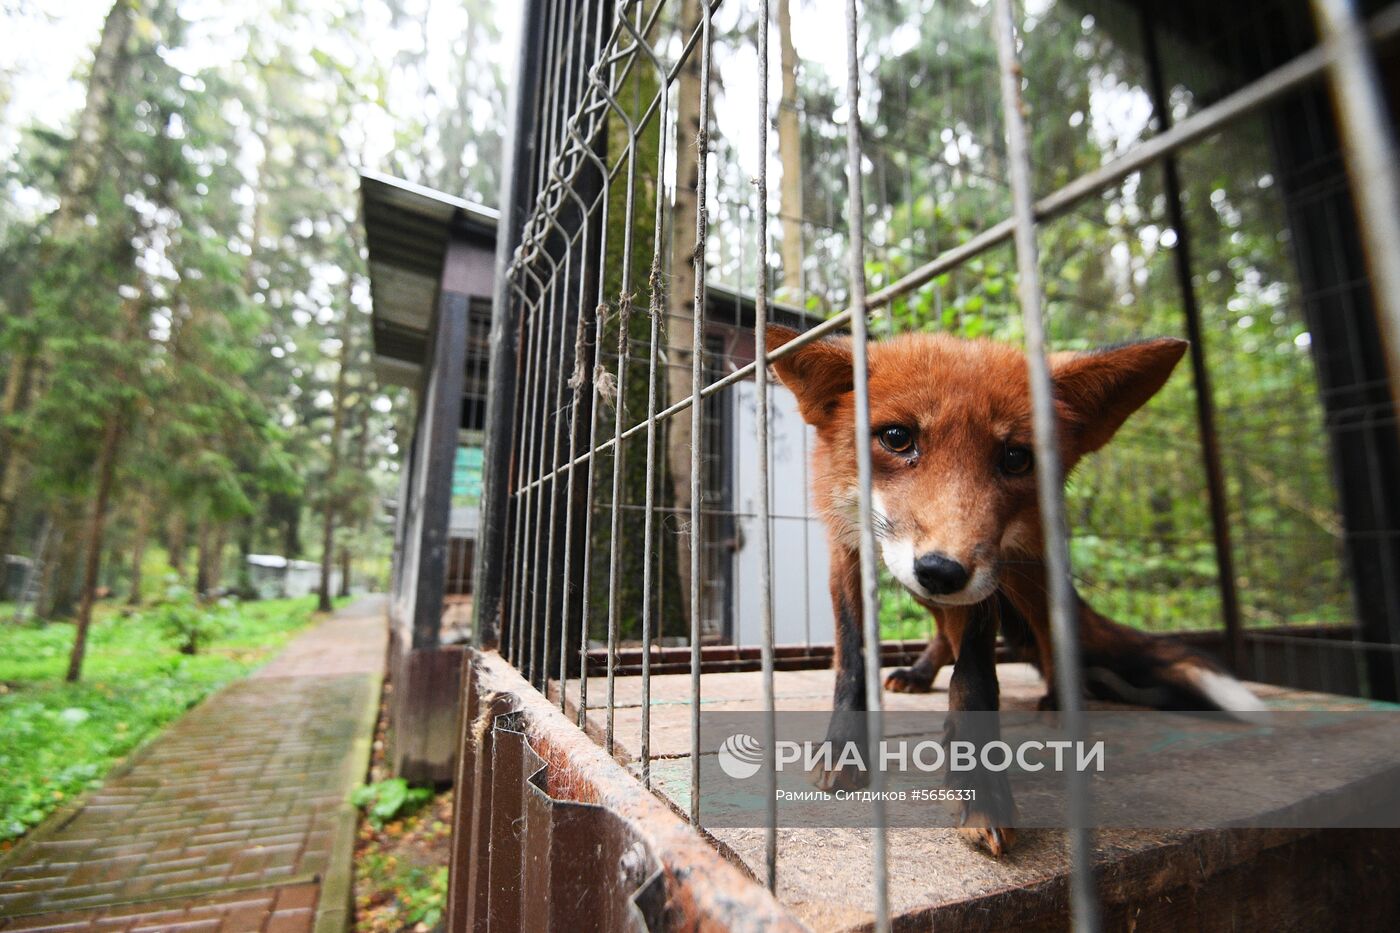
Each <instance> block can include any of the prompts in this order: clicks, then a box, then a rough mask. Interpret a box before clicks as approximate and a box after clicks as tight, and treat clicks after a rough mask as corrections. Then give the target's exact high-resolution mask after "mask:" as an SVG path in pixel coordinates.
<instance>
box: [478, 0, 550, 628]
mask: <svg viewBox="0 0 1400 933" xmlns="http://www.w3.org/2000/svg"><path fill="white" fill-rule="evenodd" d="M541 6H542V3H541V0H527V2H525V3H522V4H521V7H520V37H521V38H520V43H521V44H520V63H519V66H518V68H517V70H516V76H515V81H514V82H512V84H511V104H510V112H511V114H512V117H511V120H510V123H509V124H508V129H507V133H508V139H507V140H506V145H505V151H506V152H507V153H509V156H508V157H507V158H506V159H505V164H504V169H503V177H502V184H501V190H502V192H503V196H502V198H501V218H500V221H499V222H498V224H497V227H496V265H495V282H494V294H493V296H492V301H491V350H490V363H489V373H490V380H491V390H490V391H489V392H487V393H486V423H485V438H484V440H483V447H484V448H485V449H484V452H483V457H482V459H483V464H482V489H481V497H482V500H481V533H480V535H479V537H478V540H477V548H476V566H475V567H474V568H473V573H474V575H475V581H474V583H473V585H472V594H473V596H472V640H473V641H474V642H475V644H476V645H477V647H481V648H485V647H491V646H494V645H495V644H496V643H497V642H498V641H499V639H500V623H501V597H502V594H503V593H504V579H505V572H504V571H505V570H506V568H504V567H503V566H502V563H503V561H504V559H505V555H506V550H507V547H506V545H507V538H508V536H509V531H510V528H509V513H510V463H511V454H512V447H513V434H514V427H515V423H516V422H515V420H514V419H513V418H511V416H510V412H511V408H512V407H513V405H514V402H515V400H516V399H517V397H518V392H517V388H516V381H515V375H516V373H515V362H516V360H515V355H516V344H517V336H516V331H517V320H516V317H517V314H518V310H517V305H516V303H515V300H514V298H513V297H512V295H511V285H510V283H511V275H510V274H509V271H508V270H509V266H510V257H511V254H512V253H513V252H514V251H515V248H516V245H517V243H518V242H519V239H520V234H521V228H522V225H523V223H524V218H525V215H526V213H528V211H527V208H526V203H525V200H526V198H527V197H528V193H527V191H528V188H529V183H528V180H527V179H526V177H525V166H526V164H528V159H529V153H530V146H529V138H530V128H531V126H532V125H533V120H532V117H533V114H534V106H533V103H534V100H535V97H536V95H537V93H538V89H539V80H538V76H537V74H536V72H537V67H536V66H537V64H538V55H537V52H536V49H535V44H534V42H532V41H531V37H532V36H534V35H535V34H536V32H537V31H538V29H539V23H540V16H541Z"/></svg>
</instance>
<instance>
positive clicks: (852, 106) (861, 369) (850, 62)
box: [846, 0, 890, 931]
mask: <svg viewBox="0 0 1400 933" xmlns="http://www.w3.org/2000/svg"><path fill="white" fill-rule="evenodd" d="M846 110H847V112H848V113H849V116H848V117H847V121H848V122H847V127H846V130H847V132H846V187H847V206H846V209H847V223H848V224H849V226H850V231H849V235H850V238H851V241H850V244H849V250H850V256H849V258H850V276H851V309H852V313H851V357H852V363H853V366H852V371H853V377H854V378H853V381H854V383H855V387H854V388H855V407H856V410H855V436H854V437H853V438H852V441H853V442H854V443H855V448H856V480H857V483H858V485H859V487H860V489H859V496H858V498H859V500H860V590H861V611H862V620H863V622H864V627H865V697H866V700H865V703H866V708H867V715H868V716H869V721H870V747H871V748H879V746H880V742H881V741H882V740H883V738H884V734H885V729H884V716H883V709H884V701H885V698H884V688H883V686H882V685H881V682H880V582H879V577H878V574H877V571H876V567H875V523H874V522H873V521H872V518H871V516H872V513H873V512H874V511H875V506H874V503H873V501H872V494H871V488H870V484H871V463H870V386H869V378H870V371H869V360H868V359H867V356H866V350H867V348H866V342H867V341H868V340H869V334H868V333H867V329H866V320H865V316H866V313H867V309H866V304H865V197H864V192H863V191H862V190H861V162H862V160H863V155H862V152H861V138H860V16H859V13H858V12H857V9H856V0H848V2H847V4H846ZM884 787H885V775H884V772H883V771H882V770H881V769H880V768H872V769H871V771H870V791H871V794H872V801H871V816H872V819H871V823H872V826H871V842H872V844H873V846H872V847H873V849H874V866H873V873H874V882H875V883H874V894H875V903H874V905H873V906H874V909H875V929H876V930H877V931H888V930H889V928H890V892H889V864H888V861H887V858H888V853H887V852H886V849H885V845H886V840H885V835H886V831H885V803H884V800H883V799H881V798H882V791H883V790H884Z"/></svg>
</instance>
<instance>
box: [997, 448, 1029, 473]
mask: <svg viewBox="0 0 1400 933" xmlns="http://www.w3.org/2000/svg"><path fill="white" fill-rule="evenodd" d="M1034 463H1035V455H1034V454H1032V453H1031V449H1030V448H1029V447H1022V446H1020V445H1019V444H1008V445H1006V447H1004V448H1003V449H1002V452H1001V470H1002V472H1003V473H1006V474H1007V475H1009V476H1025V475H1026V474H1027V473H1029V472H1030V471H1031V466H1032V465H1034Z"/></svg>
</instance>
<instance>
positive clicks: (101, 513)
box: [65, 410, 122, 683]
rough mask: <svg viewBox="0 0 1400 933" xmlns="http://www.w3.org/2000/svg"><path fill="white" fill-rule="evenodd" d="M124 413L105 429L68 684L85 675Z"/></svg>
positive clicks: (111, 419) (109, 421)
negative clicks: (88, 639) (89, 632)
mask: <svg viewBox="0 0 1400 933" xmlns="http://www.w3.org/2000/svg"><path fill="white" fill-rule="evenodd" d="M121 436H122V420H121V412H120V411H119V410H118V411H113V412H112V413H111V414H109V415H108V416H107V424H106V425H105V426H104V427H103V429H102V452H101V454H99V455H98V460H97V498H96V500H95V501H94V502H93V505H92V517H91V518H90V520H89V522H88V530H87V563H86V566H85V567H84V568H83V592H82V601H81V602H80V603H79V604H78V630H77V633H76V634H75V635H74V637H73V653H72V654H71V655H70V656H69V658H68V674H67V676H66V677H65V679H66V680H67V681H68V682H69V683H75V682H77V680H78V678H79V677H80V676H81V675H82V672H83V655H84V654H86V653H87V636H88V628H89V627H90V626H91V625H92V604H93V600H94V598H95V597H96V595H97V574H98V571H99V570H100V569H101V564H102V537H103V534H104V531H105V528H106V522H107V501H108V499H110V498H111V494H112V476H113V474H115V473H116V466H117V449H118V448H119V446H120V445H121Z"/></svg>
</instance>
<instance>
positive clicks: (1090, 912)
mask: <svg viewBox="0 0 1400 933" xmlns="http://www.w3.org/2000/svg"><path fill="white" fill-rule="evenodd" d="M1011 2H1012V0H996V7H995V16H996V24H995V31H996V43H997V64H998V67H999V69H1000V71H1001V109H1002V118H1003V120H1004V121H1005V124H1006V149H1007V166H1008V170H1009V173H1010V182H1011V204H1012V214H1013V217H1014V220H1015V239H1016V273H1017V278H1018V279H1019V280H1020V281H1019V286H1020V299H1021V315H1022V319H1023V321H1024V324H1025V330H1026V358H1027V362H1028V363H1029V366H1030V383H1031V415H1032V421H1033V426H1034V436H1035V461H1036V467H1035V474H1036V487H1037V492H1038V493H1039V499H1040V516H1041V524H1042V526H1043V528H1044V533H1045V570H1046V576H1047V579H1046V581H1045V582H1046V586H1047V588H1048V591H1049V597H1050V599H1049V602H1050V631H1051V635H1052V638H1053V641H1054V645H1055V689H1056V693H1057V695H1058V698H1059V703H1060V716H1061V722H1062V724H1063V725H1064V728H1065V731H1066V733H1067V737H1068V738H1069V740H1070V741H1072V742H1078V741H1080V740H1081V739H1082V738H1083V735H1084V711H1083V700H1082V697H1083V689H1084V680H1083V675H1082V672H1081V670H1080V656H1079V628H1078V625H1077V624H1076V617H1075V609H1076V597H1075V594H1074V585H1073V583H1072V582H1071V580H1070V563H1069V526H1068V522H1067V520H1066V516H1065V500H1064V469H1063V465H1062V464H1061V463H1060V441H1059V430H1058V427H1059V426H1058V424H1057V422H1056V415H1055V395H1054V386H1053V384H1052V383H1051V381H1050V367H1049V363H1048V361H1047V360H1046V356H1045V322H1044V320H1043V318H1042V315H1041V306H1040V270H1039V255H1038V252H1037V248H1036V219H1035V204H1034V194H1033V192H1032V190H1031V156H1030V143H1029V140H1027V138H1026V125H1025V122H1024V121H1025V117H1024V111H1023V109H1022V108H1023V104H1022V101H1021V63H1020V61H1019V59H1018V57H1017V54H1016V25H1015V21H1014V20H1013V18H1012V14H1011ZM1068 785H1069V787H1068V796H1069V821H1070V829H1069V851H1070V908H1071V914H1072V918H1073V922H1074V928H1075V929H1076V930H1079V931H1094V930H1097V929H1098V928H1099V909H1098V900H1097V896H1096V894H1095V890H1094V877H1093V843H1092V841H1091V839H1090V836H1089V830H1088V825H1089V786H1088V777H1087V775H1085V774H1084V773H1083V772H1081V771H1071V772H1069V774H1068Z"/></svg>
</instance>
